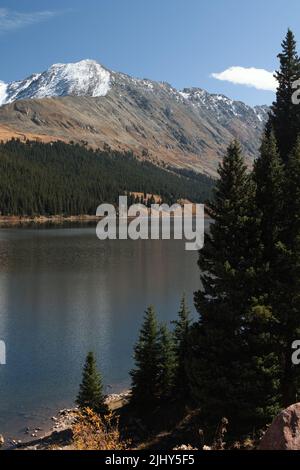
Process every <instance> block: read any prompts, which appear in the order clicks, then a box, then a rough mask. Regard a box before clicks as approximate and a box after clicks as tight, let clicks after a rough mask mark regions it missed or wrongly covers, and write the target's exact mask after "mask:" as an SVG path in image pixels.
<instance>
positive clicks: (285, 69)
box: [268, 29, 300, 162]
mask: <svg viewBox="0 0 300 470" xmlns="http://www.w3.org/2000/svg"><path fill="white" fill-rule="evenodd" d="M278 58H279V61H280V68H279V70H278V71H277V72H276V74H275V77H276V79H277V81H278V89H277V94H276V101H275V102H274V103H273V106H272V110H271V113H270V121H269V124H268V127H269V128H273V130H274V132H275V137H276V140H277V143H278V148H279V153H280V156H281V158H282V159H283V161H285V162H286V161H287V159H288V156H289V154H290V152H291V150H292V149H293V147H294V146H295V144H296V141H297V137H298V134H299V131H300V110H299V106H296V105H294V104H293V102H292V95H293V93H294V92H295V89H294V88H293V83H294V82H295V81H296V80H299V79H300V61H299V57H298V54H297V50H296V41H295V37H294V34H293V32H292V31H291V30H290V29H289V30H288V32H287V34H286V37H285V39H284V41H283V42H282V52H281V53H280V54H279V55H278Z"/></svg>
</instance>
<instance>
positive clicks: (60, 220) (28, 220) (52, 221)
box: [0, 213, 210, 228]
mask: <svg viewBox="0 0 300 470" xmlns="http://www.w3.org/2000/svg"><path fill="white" fill-rule="evenodd" d="M193 215H194V214H193ZM173 217H174V215H173V214H171V218H173ZM101 218H102V217H99V216H96V215H69V216H63V215H52V216H43V215H37V216H32V217H30V216H18V215H12V216H2V215H0V228H9V227H26V226H30V225H33V226H38V225H63V224H89V223H97V222H99V221H100V220H101ZM132 219H134V217H128V220H132ZM207 219H210V217H209V216H208V214H207V213H205V220H207Z"/></svg>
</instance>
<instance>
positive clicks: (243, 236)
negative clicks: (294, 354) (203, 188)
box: [189, 142, 269, 432]
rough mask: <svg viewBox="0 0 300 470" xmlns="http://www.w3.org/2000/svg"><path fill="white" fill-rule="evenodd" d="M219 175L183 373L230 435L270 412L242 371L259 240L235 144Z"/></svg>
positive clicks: (252, 191)
mask: <svg viewBox="0 0 300 470" xmlns="http://www.w3.org/2000/svg"><path fill="white" fill-rule="evenodd" d="M219 176H220V179H219V180H218V182H217V184H216V192H215V198H214V202H213V203H212V204H211V205H210V213H211V215H212V217H213V218H214V223H212V224H211V228H210V234H208V235H207V237H206V240H205V246H204V249H203V250H202V251H201V252H200V255H199V267H200V269H201V273H202V274H201V283H202V286H203V287H202V289H201V290H200V291H199V292H197V293H196V294H195V305H196V308H197V310H198V312H199V315H200V319H199V323H198V324H196V325H195V326H193V327H192V331H191V345H192V346H191V353H190V354H191V356H190V364H191V366H190V368H189V375H190V380H191V387H192V393H193V396H194V398H195V399H196V401H197V402H198V403H199V406H201V408H202V409H203V411H204V413H205V414H206V416H207V419H208V420H209V422H210V423H211V424H216V423H217V422H218V421H219V420H220V419H221V418H222V417H223V416H226V417H227V418H228V419H229V421H230V423H231V429H232V431H233V432H234V429H235V428H240V429H241V428H243V426H244V429H247V426H248V429H252V426H253V425H254V424H255V422H256V415H257V412H258V408H260V410H259V413H260V415H263V414H264V413H266V414H267V413H268V412H269V409H267V408H268V406H269V403H268V401H267V402H266V401H265V398H264V396H263V395H262V396H261V397H260V401H259V402H257V395H258V392H257V390H255V389H253V387H255V383H256V382H255V377H253V372H251V374H250V376H249V371H248V368H249V365H250V364H251V359H249V354H251V353H252V354H253V353H254V351H250V346H251V344H252V342H251V341H250V336H249V318H251V312H252V311H253V308H254V307H255V305H253V298H254V295H255V292H256V290H255V289H256V286H257V278H256V269H257V251H258V250H259V249H260V248H259V246H260V240H259V230H258V221H257V217H256V213H255V204H254V203H255V199H254V194H255V186H254V183H253V180H252V178H251V176H250V175H249V174H248V172H247V168H246V166H245V164H244V160H243V157H242V154H241V149H240V146H239V144H238V143H237V142H234V143H233V144H231V145H230V147H229V148H228V151H227V155H226V156H225V158H224V161H223V163H222V165H221V166H220V168H219ZM259 361H260V358H256V362H257V364H259ZM263 392H264V390H261V388H260V393H263ZM258 403H259V404H258ZM249 419H250V422H249Z"/></svg>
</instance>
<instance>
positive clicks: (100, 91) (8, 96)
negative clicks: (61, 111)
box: [0, 60, 110, 106]
mask: <svg viewBox="0 0 300 470" xmlns="http://www.w3.org/2000/svg"><path fill="white" fill-rule="evenodd" d="M0 87H1V88H0V106H1V105H3V104H8V103H12V102H13V101H16V100H22V99H34V98H36V99H41V98H48V97H55V96H92V97H96V96H105V95H106V94H107V92H108V91H109V88H110V72H109V71H108V70H106V69H105V68H104V67H102V66H101V65H100V64H98V63H97V62H95V61H93V60H83V61H81V62H78V63H75V64H55V65H52V67H50V68H49V69H48V70H47V71H46V72H43V73H36V74H34V75H31V76H30V77H28V78H26V79H25V80H20V81H17V82H12V83H9V84H5V83H3V82H2V83H1V85H0Z"/></svg>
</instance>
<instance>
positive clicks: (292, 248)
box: [274, 139, 300, 406]
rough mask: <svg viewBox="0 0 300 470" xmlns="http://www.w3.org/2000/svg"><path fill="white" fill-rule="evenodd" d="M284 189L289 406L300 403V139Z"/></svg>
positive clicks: (283, 320)
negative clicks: (299, 345) (299, 351)
mask: <svg viewBox="0 0 300 470" xmlns="http://www.w3.org/2000/svg"><path fill="white" fill-rule="evenodd" d="M285 188H286V192H285V195H284V210H283V235H282V237H281V240H282V241H281V243H280V244H279V250H280V257H279V263H278V264H279V266H280V277H279V279H278V280H277V283H276V284H275V289H276V292H275V293H274V303H275V306H274V308H275V309H276V313H277V318H278V328H277V332H276V337H277V346H278V355H279V360H280V361H281V382H280V383H281V394H282V405H283V406H289V405H291V404H293V403H295V402H296V401H297V400H298V398H299V396H298V393H299V387H300V370H299V367H296V366H295V365H293V364H292V360H291V354H292V349H291V346H292V343H293V342H294V341H295V340H296V339H299V337H300V216H299V214H300V139H298V142H297V144H296V147H295V149H294V151H293V152H292V154H291V155H290V158H289V162H288V165H287V167H286V179H285Z"/></svg>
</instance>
